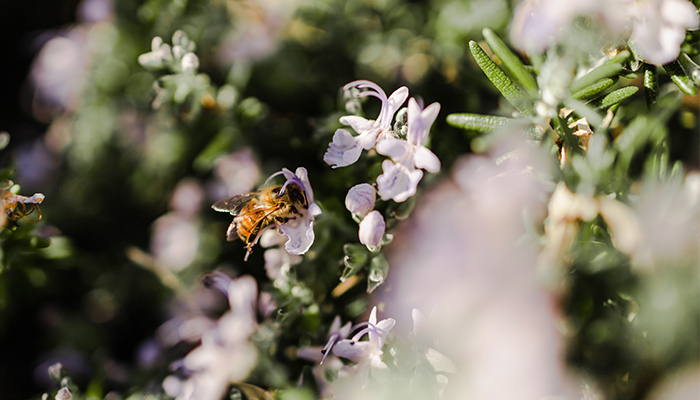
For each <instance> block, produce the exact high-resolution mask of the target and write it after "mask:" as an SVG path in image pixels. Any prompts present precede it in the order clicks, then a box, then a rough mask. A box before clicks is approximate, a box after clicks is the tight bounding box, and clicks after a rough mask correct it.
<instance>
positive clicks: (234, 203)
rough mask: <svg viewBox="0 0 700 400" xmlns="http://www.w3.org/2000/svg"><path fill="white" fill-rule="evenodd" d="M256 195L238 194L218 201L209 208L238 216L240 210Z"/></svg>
mask: <svg viewBox="0 0 700 400" xmlns="http://www.w3.org/2000/svg"><path fill="white" fill-rule="evenodd" d="M257 195H258V194H257V193H256V192H254V193H244V194H239V195H236V196H233V197H229V198H227V199H222V200H219V201H217V202H216V203H214V205H212V206H211V208H213V209H214V210H216V211H221V212H228V213H231V215H238V214H239V213H240V212H241V209H243V207H244V206H245V205H246V204H248V202H250V201H251V200H252V199H253V198H255V197H256V196H257Z"/></svg>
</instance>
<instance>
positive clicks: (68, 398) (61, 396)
mask: <svg viewBox="0 0 700 400" xmlns="http://www.w3.org/2000/svg"><path fill="white" fill-rule="evenodd" d="M55 399H56V400H72V399H73V394H72V393H71V392H70V390H69V389H68V388H66V387H64V388H61V389H60V390H59V391H58V393H56V397H55Z"/></svg>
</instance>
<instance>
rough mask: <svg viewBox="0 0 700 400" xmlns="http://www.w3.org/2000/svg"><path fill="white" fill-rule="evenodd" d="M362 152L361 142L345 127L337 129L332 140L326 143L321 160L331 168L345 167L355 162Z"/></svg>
mask: <svg viewBox="0 0 700 400" xmlns="http://www.w3.org/2000/svg"><path fill="white" fill-rule="evenodd" d="M361 152H362V146H361V143H360V141H359V139H358V137H356V136H352V135H351V134H350V132H348V131H346V130H345V129H338V130H337V131H335V134H334V135H333V141H332V142H331V143H330V144H329V145H328V150H326V154H324V155H323V161H325V162H326V164H328V165H330V166H331V167H333V168H338V167H346V166H348V165H351V164H353V163H355V161H357V160H358V159H359V158H360V153H361Z"/></svg>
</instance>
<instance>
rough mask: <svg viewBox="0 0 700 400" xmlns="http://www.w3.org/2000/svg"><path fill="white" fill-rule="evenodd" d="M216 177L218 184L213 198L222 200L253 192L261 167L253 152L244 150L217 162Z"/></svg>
mask: <svg viewBox="0 0 700 400" xmlns="http://www.w3.org/2000/svg"><path fill="white" fill-rule="evenodd" d="M214 175H215V176H216V177H217V178H218V179H217V181H218V182H217V184H216V185H215V186H213V188H212V190H211V192H212V193H211V197H213V198H216V199H221V198H224V197H230V196H235V195H237V194H241V193H246V192H250V191H252V190H253V187H254V186H255V184H256V182H258V179H259V177H260V167H258V161H257V160H256V159H255V156H254V155H253V152H252V151H251V150H250V149H249V148H243V149H241V150H238V151H236V152H234V153H231V154H229V155H227V156H224V157H222V158H220V159H219V160H217V161H216V164H215V166H214Z"/></svg>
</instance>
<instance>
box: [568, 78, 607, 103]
mask: <svg viewBox="0 0 700 400" xmlns="http://www.w3.org/2000/svg"><path fill="white" fill-rule="evenodd" d="M617 81H618V78H617V77H613V78H604V79H601V80H599V81H598V82H595V83H594V84H592V85H590V86H586V87H585V88H583V89H581V90H579V91H577V92H575V93H573V94H572V95H571V97H572V98H574V99H586V98H589V97H592V96H595V95H596V94H598V93H600V92H602V91H603V90H605V89H607V88H609V87H610V86H612V85H614V84H615V83H616V82H617Z"/></svg>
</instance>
